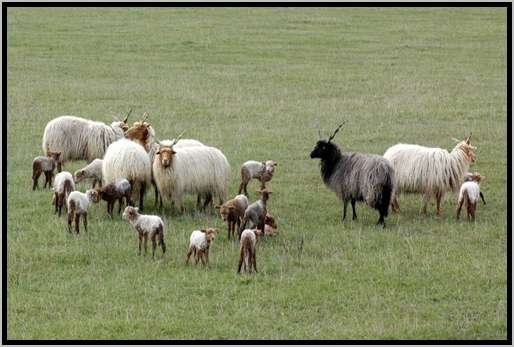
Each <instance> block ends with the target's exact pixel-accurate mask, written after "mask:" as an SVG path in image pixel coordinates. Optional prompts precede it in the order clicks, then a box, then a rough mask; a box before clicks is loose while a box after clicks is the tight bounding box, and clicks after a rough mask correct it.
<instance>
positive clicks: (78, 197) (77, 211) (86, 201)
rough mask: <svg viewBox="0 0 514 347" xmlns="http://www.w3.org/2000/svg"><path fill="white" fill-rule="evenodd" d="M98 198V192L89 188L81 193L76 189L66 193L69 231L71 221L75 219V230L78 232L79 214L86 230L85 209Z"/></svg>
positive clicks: (69, 229)
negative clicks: (82, 218)
mask: <svg viewBox="0 0 514 347" xmlns="http://www.w3.org/2000/svg"><path fill="white" fill-rule="evenodd" d="M99 200H100V198H99V196H98V192H97V191H96V190H94V189H89V190H87V191H86V193H81V192H79V191H77V190H75V191H73V192H71V193H70V194H69V195H68V200H67V207H68V231H69V232H70V233H71V223H72V222H73V220H75V232H76V233H77V234H78V233H79V222H80V216H83V217H84V229H85V230H86V231H87V210H88V209H89V206H91V204H92V203H93V202H95V203H96V202H98V201H99Z"/></svg>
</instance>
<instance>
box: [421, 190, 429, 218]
mask: <svg viewBox="0 0 514 347" xmlns="http://www.w3.org/2000/svg"><path fill="white" fill-rule="evenodd" d="M429 201H430V195H429V194H424V195H423V208H422V209H421V213H422V214H424V215H426V214H427V207H428V202H429Z"/></svg>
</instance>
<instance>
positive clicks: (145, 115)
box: [141, 112, 148, 123]
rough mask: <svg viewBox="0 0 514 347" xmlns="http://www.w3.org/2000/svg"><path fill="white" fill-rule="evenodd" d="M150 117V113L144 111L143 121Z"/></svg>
mask: <svg viewBox="0 0 514 347" xmlns="http://www.w3.org/2000/svg"><path fill="white" fill-rule="evenodd" d="M147 119H148V113H146V112H145V113H143V119H142V120H141V123H143V122H144V121H145V120H147Z"/></svg>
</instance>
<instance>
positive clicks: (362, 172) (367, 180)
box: [310, 123, 395, 227]
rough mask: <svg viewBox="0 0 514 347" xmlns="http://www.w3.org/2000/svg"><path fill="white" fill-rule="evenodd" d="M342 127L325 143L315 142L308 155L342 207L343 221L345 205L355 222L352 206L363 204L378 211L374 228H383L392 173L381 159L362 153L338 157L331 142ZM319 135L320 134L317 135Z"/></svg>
mask: <svg viewBox="0 0 514 347" xmlns="http://www.w3.org/2000/svg"><path fill="white" fill-rule="evenodd" d="M343 124H344V123H342V124H340V125H339V126H338V127H337V129H336V130H335V131H334V133H333V134H332V136H330V137H329V139H328V140H319V141H318V142H317V143H316V146H315V147H314V149H313V151H312V152H311V154H310V157H311V158H320V159H321V161H320V168H321V177H322V178H323V182H324V183H325V185H326V186H327V187H328V188H330V189H331V190H332V191H334V192H335V193H336V195H337V197H338V198H339V199H340V200H341V201H342V203H343V220H344V219H345V218H346V207H347V206H348V202H351V203H352V210H353V219H356V218H357V213H356V211H355V203H356V202H357V201H365V202H366V204H367V205H368V206H369V207H371V208H374V209H376V210H378V212H379V214H380V217H379V219H378V222H377V224H381V225H382V226H383V227H385V219H384V218H385V217H387V215H388V212H389V204H390V200H391V195H392V193H393V191H394V186H395V184H394V170H393V168H392V166H391V164H390V163H389V161H388V160H387V159H385V158H383V157H381V156H378V155H374V154H364V153H349V152H347V153H342V152H341V150H340V149H339V147H338V146H337V145H336V144H335V143H333V142H332V139H333V138H334V136H335V135H336V134H337V132H338V131H339V129H341V127H342V126H343ZM320 135H321V134H320Z"/></svg>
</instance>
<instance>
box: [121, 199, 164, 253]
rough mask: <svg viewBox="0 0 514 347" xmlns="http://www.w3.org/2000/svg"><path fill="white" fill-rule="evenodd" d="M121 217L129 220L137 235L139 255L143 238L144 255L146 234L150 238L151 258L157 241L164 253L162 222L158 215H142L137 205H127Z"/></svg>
mask: <svg viewBox="0 0 514 347" xmlns="http://www.w3.org/2000/svg"><path fill="white" fill-rule="evenodd" d="M123 219H126V220H128V221H129V223H130V224H131V225H132V226H133V227H134V229H135V230H136V232H137V233H138V236H139V253H138V254H139V255H141V242H142V241H143V239H144V246H145V255H146V243H147V241H148V236H150V239H151V240H152V258H155V248H156V247H157V242H158V243H159V244H160V245H161V248H162V254H163V255H164V253H166V244H165V243H164V222H163V221H162V219H161V217H159V216H152V215H144V214H140V213H139V209H138V208H137V207H132V206H127V207H126V208H125V211H123Z"/></svg>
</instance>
